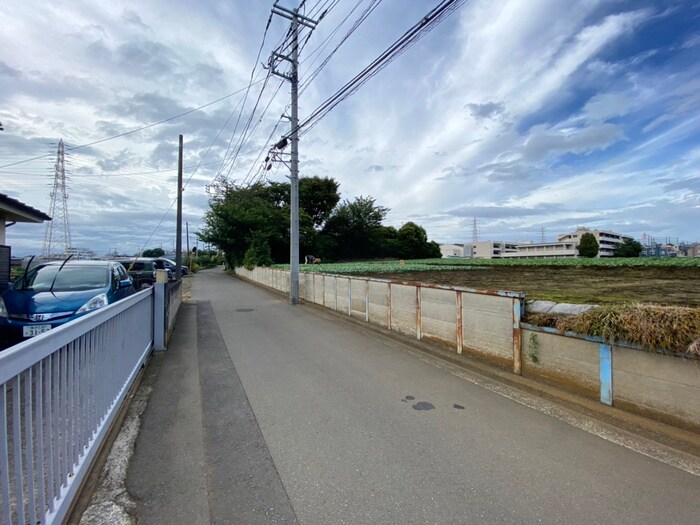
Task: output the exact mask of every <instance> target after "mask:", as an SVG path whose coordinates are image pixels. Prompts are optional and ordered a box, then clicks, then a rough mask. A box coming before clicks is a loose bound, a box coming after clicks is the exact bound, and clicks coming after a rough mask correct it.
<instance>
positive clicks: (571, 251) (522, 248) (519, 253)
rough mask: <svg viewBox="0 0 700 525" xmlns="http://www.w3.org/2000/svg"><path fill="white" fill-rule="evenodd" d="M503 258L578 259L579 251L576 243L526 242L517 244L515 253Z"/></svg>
mask: <svg viewBox="0 0 700 525" xmlns="http://www.w3.org/2000/svg"><path fill="white" fill-rule="evenodd" d="M502 257H503V258H517V257H533V258H534V257H537V258H548V257H578V249H577V248H576V243H574V242H538V243H534V242H526V243H519V244H517V245H516V251H515V252H506V253H504V254H503V255H502Z"/></svg>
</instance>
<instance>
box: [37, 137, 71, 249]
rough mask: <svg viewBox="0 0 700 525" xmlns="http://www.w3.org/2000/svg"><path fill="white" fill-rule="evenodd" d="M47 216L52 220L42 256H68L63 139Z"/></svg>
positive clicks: (59, 147) (68, 235) (68, 225)
mask: <svg viewBox="0 0 700 525" xmlns="http://www.w3.org/2000/svg"><path fill="white" fill-rule="evenodd" d="M49 215H50V216H51V217H53V220H51V221H47V222H46V233H45V234H44V249H43V252H42V254H43V255H44V257H51V256H55V255H64V254H68V253H69V252H70V251H71V247H72V246H71V240H70V222H69V221H68V187H67V184H66V154H65V148H64V146H63V139H61V140H59V141H58V151H57V153H56V164H55V165H54V178H53V189H52V190H51V206H50V208H49ZM59 250H60V251H59Z"/></svg>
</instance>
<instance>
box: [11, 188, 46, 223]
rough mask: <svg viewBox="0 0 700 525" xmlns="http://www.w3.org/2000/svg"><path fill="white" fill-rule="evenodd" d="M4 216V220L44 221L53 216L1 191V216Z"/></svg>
mask: <svg viewBox="0 0 700 525" xmlns="http://www.w3.org/2000/svg"><path fill="white" fill-rule="evenodd" d="M2 216H4V220H9V221H15V222H44V221H50V220H51V217H49V216H48V215H46V214H45V213H44V212H42V211H39V210H37V209H36V208H32V207H31V206H27V205H26V204H24V203H23V202H20V201H18V200H17V199H13V198H12V197H8V196H7V195H5V194H4V193H0V217H2Z"/></svg>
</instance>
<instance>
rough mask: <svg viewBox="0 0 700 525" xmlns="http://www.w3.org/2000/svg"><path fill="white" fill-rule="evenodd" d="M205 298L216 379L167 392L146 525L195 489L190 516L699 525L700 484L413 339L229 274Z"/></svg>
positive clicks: (190, 319) (201, 310) (201, 295)
mask: <svg viewBox="0 0 700 525" xmlns="http://www.w3.org/2000/svg"><path fill="white" fill-rule="evenodd" d="M193 299H194V300H196V301H197V305H196V307H195V306H194V305H191V306H188V307H187V308H188V309H186V310H185V311H184V317H183V319H184V321H183V322H186V323H189V326H190V327H191V328H193V329H194V328H195V325H196V333H197V342H196V346H197V349H198V351H197V352H196V357H195V352H194V351H192V352H189V353H187V354H186V355H187V356H188V357H186V360H187V362H188V363H189V365H187V366H190V367H191V368H192V370H194V373H193V374H197V370H198V372H199V374H198V377H197V378H196V379H195V378H191V377H190V378H189V379H188V378H187V377H184V376H183V375H182V373H183V372H182V370H180V371H179V372H177V371H175V370H174V368H173V370H172V371H171V375H170V376H167V375H165V376H163V381H166V382H167V381H170V387H166V386H160V387H159V386H158V385H157V384H156V386H155V387H154V388H155V389H154V399H153V400H152V403H151V404H150V405H149V407H148V409H147V411H146V414H145V418H144V424H143V428H142V433H141V435H140V436H139V441H138V442H137V447H136V455H135V457H134V460H133V462H132V468H131V470H130V480H129V483H128V484H127V487H128V488H129V491H130V492H131V493H132V494H133V495H134V496H135V498H136V499H137V500H139V502H140V503H139V505H140V507H139V508H140V511H139V513H140V519H141V523H159V522H161V523H165V522H166V521H167V519H175V522H178V523H184V522H185V521H180V520H178V519H176V518H172V517H171V518H166V516H167V512H168V507H169V506H172V502H173V501H181V500H182V499H183V498H184V499H185V500H186V499H187V497H188V493H189V491H191V494H193V495H194V497H193V499H192V500H191V504H189V505H188V504H187V503H182V504H180V506H181V507H183V508H181V510H180V512H181V514H180V515H179V516H180V517H181V518H182V519H186V520H187V522H188V523H195V522H199V523H206V522H211V523H296V522H298V523H302V524H342V523H348V524H349V523H352V524H360V523H368V524H376V523H441V524H442V523H537V522H542V523H587V524H588V523H636V524H639V523H684V524H685V523H697V522H698V516H700V498H699V497H698V495H699V494H700V478H699V477H696V476H693V475H691V474H688V473H686V472H684V471H682V470H679V469H676V468H674V467H671V466H669V465H666V464H664V463H661V462H658V461H656V460H653V459H650V458H648V457H645V456H642V455H640V454H637V453H635V452H633V451H631V450H628V449H626V448H623V447H621V446H618V445H615V444H613V443H610V442H608V441H605V440H603V439H601V438H598V437H596V436H594V435H592V434H589V433H587V432H584V431H582V430H579V429H577V428H574V427H572V426H569V425H568V424H566V423H564V422H562V421H559V420H558V419H555V418H552V417H550V416H547V415H545V414H543V413H541V412H538V411H536V410H533V409H530V408H527V407H525V406H523V405H521V404H519V403H516V402H514V401H512V400H510V399H508V398H506V397H503V396H501V395H498V394H496V393H494V392H492V391H489V390H487V389H484V388H481V387H479V386H477V385H475V384H472V383H470V382H468V381H465V380H464V379H461V378H459V377H457V376H455V375H453V374H451V373H450V372H449V371H447V370H445V369H443V368H439V367H436V366H433V365H431V364H429V363H428V362H426V361H425V360H422V359H419V358H417V357H416V356H415V355H414V354H413V353H411V352H410V351H408V350H407V349H405V348H404V347H403V345H402V344H401V343H399V342H392V341H391V340H390V339H388V338H386V337H384V336H381V335H379V334H377V333H375V332H373V331H370V330H367V331H365V330H362V329H361V328H358V326H357V325H356V324H354V323H349V322H346V321H345V320H342V319H340V320H339V319H337V318H335V317H333V316H332V315H330V314H326V313H324V312H321V311H319V310H318V309H316V308H312V307H307V306H295V307H292V306H290V305H288V304H287V301H286V300H285V299H284V298H283V297H281V296H279V295H275V294H273V293H271V292H268V291H266V290H262V289H260V288H256V287H254V286H252V285H250V284H247V283H244V282H241V281H238V280H235V279H232V278H230V277H228V276H226V275H225V274H223V273H221V272H216V271H206V272H201V273H199V274H197V277H196V281H195V284H194V287H193ZM195 309H196V310H197V312H196V316H195V314H194V310H195ZM180 333H182V332H180ZM176 336H177V333H176ZM192 345H194V342H192ZM182 355H185V353H183V354H182ZM176 358H177V354H173V356H172V359H173V360H172V363H175V362H176V361H175V359H176ZM168 359H169V357H168V355H167V354H166V359H165V361H164V364H163V366H164V367H165V366H168ZM195 361H196V362H195ZM178 374H179V376H180V380H181V381H183V385H184V386H183V391H179V390H178V389H177V384H175V385H173V384H172V383H173V382H175V381H174V380H173V378H175V377H177V376H178ZM160 380H161V378H160V377H159V381H160ZM168 388H169V390H168ZM159 392H160V393H159ZM158 396H160V397H158ZM198 403H199V404H198ZM168 406H170V407H171V408H170V409H169V412H170V415H168V414H167V413H166V412H167V411H168V409H167V407H168ZM172 407H176V408H177V407H180V408H181V409H182V414H181V416H182V417H178V410H180V409H179V408H178V409H177V410H176V409H173V408H172ZM197 407H201V414H200V413H198V411H199V409H198V408H197ZM159 410H162V412H161V413H160V417H159V416H158V413H159ZM156 420H159V421H156ZM178 426H181V427H183V429H185V430H183V433H184V437H183V436H180V435H179V432H173V429H174V428H177V427H178ZM161 434H164V435H165V436H166V437H167V439H168V441H167V447H165V450H163V447H162V446H160V445H159V444H158V442H157V440H158V436H159V435H161ZM178 436H179V437H178ZM159 449H160V451H159ZM181 455H184V456H186V457H187V458H188V459H187V460H183V465H181V466H178V465H175V466H173V464H169V466H167V467H163V464H162V463H161V464H159V463H158V458H160V461H161V462H165V463H167V462H168V460H169V458H170V459H171V460H172V457H180V456H181ZM155 456H158V457H155ZM159 465H160V466H159ZM178 469H180V470H179V473H178ZM183 473H184V474H186V476H184V475H183ZM158 476H161V479H159V478H158ZM182 477H186V478H187V481H186V482H184V483H182V484H178V482H177V479H179V478H182ZM188 483H189V486H188ZM205 494H206V496H205ZM149 509H150V510H149ZM188 513H189V514H188ZM195 517H197V519H196V520H195ZM171 522H172V521H171Z"/></svg>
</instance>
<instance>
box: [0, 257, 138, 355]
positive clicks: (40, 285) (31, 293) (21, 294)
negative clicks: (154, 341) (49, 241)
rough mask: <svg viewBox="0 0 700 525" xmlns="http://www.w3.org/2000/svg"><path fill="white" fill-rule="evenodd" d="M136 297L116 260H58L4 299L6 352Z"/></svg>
mask: <svg viewBox="0 0 700 525" xmlns="http://www.w3.org/2000/svg"><path fill="white" fill-rule="evenodd" d="M133 293H134V286H133V282H132V280H131V278H130V277H129V274H128V273H127V272H126V270H125V269H124V267H123V266H122V265H121V264H119V263H118V262H114V261H53V262H48V263H42V264H38V265H36V266H34V267H32V268H30V269H29V270H28V271H27V272H26V273H25V274H24V275H23V276H21V277H19V278H18V279H16V280H15V282H13V283H12V284H11V285H10V287H9V288H8V289H7V290H6V291H5V293H3V294H2V296H0V348H3V347H5V346H8V345H9V344H12V343H14V342H17V341H21V340H23V339H26V338H29V337H34V336H35V335H39V334H42V333H44V332H47V331H49V330H51V329H52V328H56V327H57V326H60V325H62V324H64V323H67V322H68V321H71V320H73V319H75V318H76V317H80V316H81V315H84V314H86V313H88V312H92V311H94V310H97V309H98V308H102V307H104V306H107V305H108V304H112V303H114V302H116V301H118V300H120V299H123V298H125V297H128V296H129V295H131V294H133Z"/></svg>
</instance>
